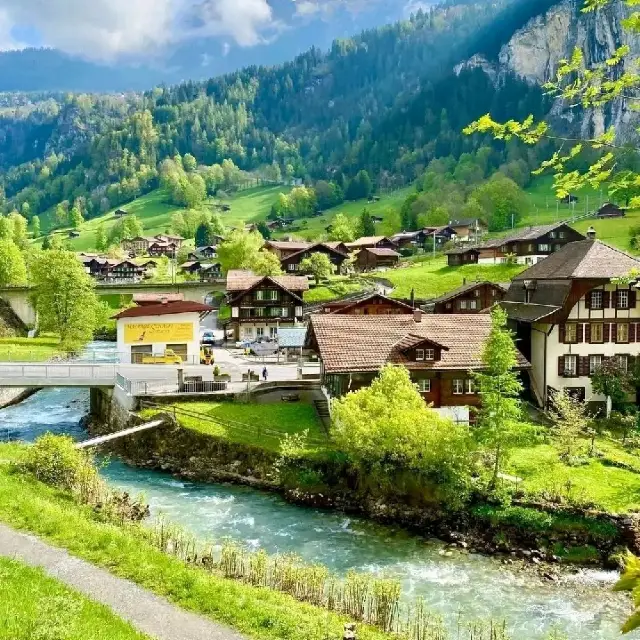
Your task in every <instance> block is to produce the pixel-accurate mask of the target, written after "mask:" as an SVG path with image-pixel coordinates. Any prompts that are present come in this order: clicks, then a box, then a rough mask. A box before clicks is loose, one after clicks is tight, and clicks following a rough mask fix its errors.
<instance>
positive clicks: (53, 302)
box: [31, 249, 103, 351]
mask: <svg viewBox="0 0 640 640" xmlns="http://www.w3.org/2000/svg"><path fill="white" fill-rule="evenodd" d="M31 280H32V284H33V287H34V288H33V294H32V295H33V302H34V306H35V309H36V312H37V313H38V322H39V326H40V329H41V330H42V331H50V332H53V333H57V334H58V335H59V336H60V340H61V344H62V347H63V348H64V349H66V350H68V351H78V350H80V349H81V348H82V347H84V345H86V344H87V343H88V342H89V341H90V340H91V339H92V338H93V332H94V330H95V329H96V327H97V326H98V324H99V323H100V322H101V321H102V319H103V318H102V310H101V308H100V304H99V302H98V298H97V296H96V293H95V289H94V286H95V285H94V281H93V279H92V278H91V276H89V275H88V274H87V273H85V271H84V268H83V266H82V264H81V263H80V262H79V261H78V259H77V258H76V256H75V254H74V253H72V252H71V251H64V250H56V249H52V250H50V251H46V252H44V253H42V255H41V256H40V258H39V259H38V260H37V261H35V262H34V264H33V265H32V274H31Z"/></svg>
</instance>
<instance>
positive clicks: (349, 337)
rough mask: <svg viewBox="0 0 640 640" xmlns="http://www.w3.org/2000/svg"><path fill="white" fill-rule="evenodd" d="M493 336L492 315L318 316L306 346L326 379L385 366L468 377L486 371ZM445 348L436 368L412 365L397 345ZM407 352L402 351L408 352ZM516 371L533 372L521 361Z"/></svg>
mask: <svg viewBox="0 0 640 640" xmlns="http://www.w3.org/2000/svg"><path fill="white" fill-rule="evenodd" d="M490 330H491V317H490V316H489V315H455V314H451V315H424V314H423V315H422V319H421V321H420V322H416V321H415V319H414V316H413V315H391V316H383V315H380V316H373V315H371V316H364V315H362V316H360V315H356V316H351V315H337V314H333V313H331V314H319V315H313V316H311V318H310V323H309V333H308V334H307V341H308V342H309V341H311V338H314V339H315V341H316V343H317V345H318V349H319V353H320V357H321V359H322V363H323V366H324V370H325V371H326V372H327V373H355V372H375V371H378V370H379V369H381V368H382V366H384V364H386V363H387V362H392V363H396V364H402V365H404V366H406V367H407V368H409V369H434V370H457V371H468V370H469V369H481V368H482V356H481V354H482V350H483V347H484V343H485V341H486V339H487V337H488V336H489V332H490ZM416 339H422V340H429V341H431V342H433V343H437V344H438V345H442V349H443V351H442V358H441V359H440V360H438V361H435V362H415V361H412V360H409V359H408V357H407V356H406V355H405V354H404V353H403V351H402V350H401V349H399V348H398V345H404V344H407V343H406V342H405V341H406V340H411V341H413V340H416ZM406 348H407V347H404V349H405V350H406ZM518 366H519V367H521V368H527V367H529V366H530V365H529V363H528V362H527V361H526V359H525V358H524V357H523V356H521V355H519V356H518Z"/></svg>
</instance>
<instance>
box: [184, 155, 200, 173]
mask: <svg viewBox="0 0 640 640" xmlns="http://www.w3.org/2000/svg"><path fill="white" fill-rule="evenodd" d="M182 166H183V167H184V170H185V171H186V172H187V173H191V172H192V171H195V170H196V167H197V166H198V161H197V160H196V159H195V157H194V156H192V155H191V154H190V153H185V154H184V156H182Z"/></svg>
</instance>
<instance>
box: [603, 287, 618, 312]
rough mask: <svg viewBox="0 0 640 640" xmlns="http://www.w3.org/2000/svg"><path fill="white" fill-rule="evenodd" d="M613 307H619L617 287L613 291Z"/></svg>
mask: <svg viewBox="0 0 640 640" xmlns="http://www.w3.org/2000/svg"><path fill="white" fill-rule="evenodd" d="M608 306H609V305H605V307H608ZM611 308H612V309H617V308H618V290H617V289H616V290H615V291H612V292H611Z"/></svg>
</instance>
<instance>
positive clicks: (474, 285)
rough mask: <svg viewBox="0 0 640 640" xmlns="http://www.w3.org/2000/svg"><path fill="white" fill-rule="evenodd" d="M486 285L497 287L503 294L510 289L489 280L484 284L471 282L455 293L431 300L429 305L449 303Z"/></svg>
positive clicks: (451, 292) (454, 291)
mask: <svg viewBox="0 0 640 640" xmlns="http://www.w3.org/2000/svg"><path fill="white" fill-rule="evenodd" d="M484 285H487V286H489V287H495V288H496V289H501V290H502V291H503V292H505V291H506V290H507V289H508V288H509V287H505V286H504V285H502V284H499V283H498V282H489V281H488V280H483V281H482V282H469V283H468V284H463V285H462V286H461V287H458V288H457V289H454V290H453V291H449V292H448V293H445V294H443V295H441V296H439V297H438V298H432V299H431V300H429V303H437V302H447V301H448V300H451V299H452V298H456V297H458V296H460V295H462V294H464V293H467V292H468V291H473V290H474V289H477V288H478V287H482V286H484Z"/></svg>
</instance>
